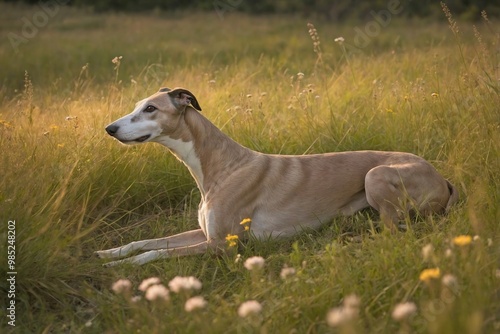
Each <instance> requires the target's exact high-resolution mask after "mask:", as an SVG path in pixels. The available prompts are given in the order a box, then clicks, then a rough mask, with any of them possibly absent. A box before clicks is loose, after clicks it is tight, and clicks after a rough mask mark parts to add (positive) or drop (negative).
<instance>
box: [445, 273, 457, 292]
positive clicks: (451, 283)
mask: <svg viewBox="0 0 500 334" xmlns="http://www.w3.org/2000/svg"><path fill="white" fill-rule="evenodd" d="M441 282H443V284H444V285H445V286H446V287H448V288H450V289H453V288H455V287H457V285H458V281H457V278H456V277H455V276H453V275H452V274H446V275H444V276H443V278H442V279H441Z"/></svg>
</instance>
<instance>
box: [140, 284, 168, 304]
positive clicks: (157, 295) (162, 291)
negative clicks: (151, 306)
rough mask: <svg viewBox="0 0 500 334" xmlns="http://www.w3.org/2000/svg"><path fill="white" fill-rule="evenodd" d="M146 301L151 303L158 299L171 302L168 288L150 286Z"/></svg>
mask: <svg viewBox="0 0 500 334" xmlns="http://www.w3.org/2000/svg"><path fill="white" fill-rule="evenodd" d="M145 297H146V299H147V300H149V301H153V300H157V299H163V300H169V299H170V296H169V292H168V289H167V288H166V287H164V286H163V285H162V284H156V285H152V286H150V287H149V288H148V289H147V290H146V296H145Z"/></svg>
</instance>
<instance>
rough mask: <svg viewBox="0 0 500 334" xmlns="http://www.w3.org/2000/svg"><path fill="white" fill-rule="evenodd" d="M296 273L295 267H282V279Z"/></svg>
mask: <svg viewBox="0 0 500 334" xmlns="http://www.w3.org/2000/svg"><path fill="white" fill-rule="evenodd" d="M294 275H295V268H291V267H284V268H283V269H281V273H280V277H281V279H282V280H286V279H287V278H289V277H291V276H294Z"/></svg>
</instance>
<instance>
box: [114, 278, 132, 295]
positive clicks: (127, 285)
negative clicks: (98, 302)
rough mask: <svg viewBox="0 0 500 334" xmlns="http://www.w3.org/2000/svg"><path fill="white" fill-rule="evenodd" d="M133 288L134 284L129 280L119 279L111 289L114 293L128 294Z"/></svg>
mask: <svg viewBox="0 0 500 334" xmlns="http://www.w3.org/2000/svg"><path fill="white" fill-rule="evenodd" d="M131 288H132V283H131V282H130V281H129V280H128V279H119V280H118V281H116V282H114V283H113V286H112V287H111V289H112V290H113V292H114V293H117V294H121V293H128V292H129V291H130V289H131Z"/></svg>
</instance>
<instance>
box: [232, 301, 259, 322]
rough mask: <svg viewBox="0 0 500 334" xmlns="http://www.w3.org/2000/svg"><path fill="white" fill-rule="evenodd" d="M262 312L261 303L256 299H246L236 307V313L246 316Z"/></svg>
mask: <svg viewBox="0 0 500 334" xmlns="http://www.w3.org/2000/svg"><path fill="white" fill-rule="evenodd" d="M260 312H262V305H261V304H260V303H259V302H258V301H256V300H248V301H246V302H244V303H243V304H241V305H240V307H238V315H239V316H240V317H242V318H246V317H248V316H250V315H254V314H259V313H260Z"/></svg>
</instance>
